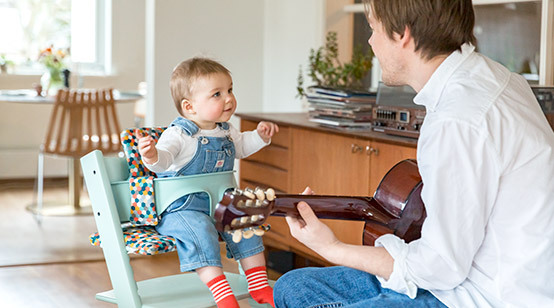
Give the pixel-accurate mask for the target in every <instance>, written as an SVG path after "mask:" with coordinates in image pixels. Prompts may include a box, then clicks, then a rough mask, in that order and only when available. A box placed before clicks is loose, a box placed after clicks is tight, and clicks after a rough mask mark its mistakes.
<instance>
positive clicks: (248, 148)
mask: <svg viewBox="0 0 554 308" xmlns="http://www.w3.org/2000/svg"><path fill="white" fill-rule="evenodd" d="M229 130H230V133H231V138H233V142H234V143H235V152H236V154H235V157H236V158H238V159H241V158H245V157H248V156H250V155H252V154H254V153H256V152H258V151H259V150H261V149H262V148H263V147H265V146H266V145H268V144H270V143H271V140H269V142H268V143H265V142H264V140H263V139H262V137H260V135H259V134H258V132H257V131H256V130H253V131H247V132H242V133H241V132H240V131H239V130H238V129H236V128H235V127H234V126H233V125H231V123H229Z"/></svg>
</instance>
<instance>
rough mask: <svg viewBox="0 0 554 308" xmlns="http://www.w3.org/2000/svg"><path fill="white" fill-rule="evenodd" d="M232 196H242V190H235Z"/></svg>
mask: <svg viewBox="0 0 554 308" xmlns="http://www.w3.org/2000/svg"><path fill="white" fill-rule="evenodd" d="M232 194H233V195H242V190H240V189H239V188H235V189H233V192H232Z"/></svg>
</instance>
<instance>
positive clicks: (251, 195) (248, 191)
mask: <svg viewBox="0 0 554 308" xmlns="http://www.w3.org/2000/svg"><path fill="white" fill-rule="evenodd" d="M242 194H243V195H245V196H247V197H248V198H250V199H255V198H256V195H255V194H254V191H253V190H252V189H251V188H245V189H244V191H243V192H242Z"/></svg>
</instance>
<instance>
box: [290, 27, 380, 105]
mask: <svg viewBox="0 0 554 308" xmlns="http://www.w3.org/2000/svg"><path fill="white" fill-rule="evenodd" d="M338 56H339V52H338V44H337V33H336V32H333V31H330V32H328V33H327V35H326V38H325V46H322V47H320V48H318V49H317V50H314V49H310V57H309V67H308V75H309V76H310V78H311V79H312V81H313V82H314V83H315V84H314V86H317V87H325V88H334V89H338V90H352V91H364V90H365V89H363V84H362V80H363V78H364V77H365V76H366V75H367V73H368V72H369V70H370V69H371V59H372V58H373V52H372V50H371V49H369V51H368V52H367V53H364V52H363V51H362V48H361V46H356V47H355V48H354V50H353V53H352V60H351V61H350V62H348V63H341V61H340V60H339V58H338ZM297 92H298V96H299V97H304V96H305V95H306V90H305V89H304V78H303V74H302V66H300V72H299V74H298V85H297Z"/></svg>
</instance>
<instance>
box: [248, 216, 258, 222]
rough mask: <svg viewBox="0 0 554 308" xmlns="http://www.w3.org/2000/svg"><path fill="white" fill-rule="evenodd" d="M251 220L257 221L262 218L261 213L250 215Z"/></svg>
mask: <svg viewBox="0 0 554 308" xmlns="http://www.w3.org/2000/svg"><path fill="white" fill-rule="evenodd" d="M250 220H251V221H252V222H256V221H258V220H260V215H252V216H250Z"/></svg>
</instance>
